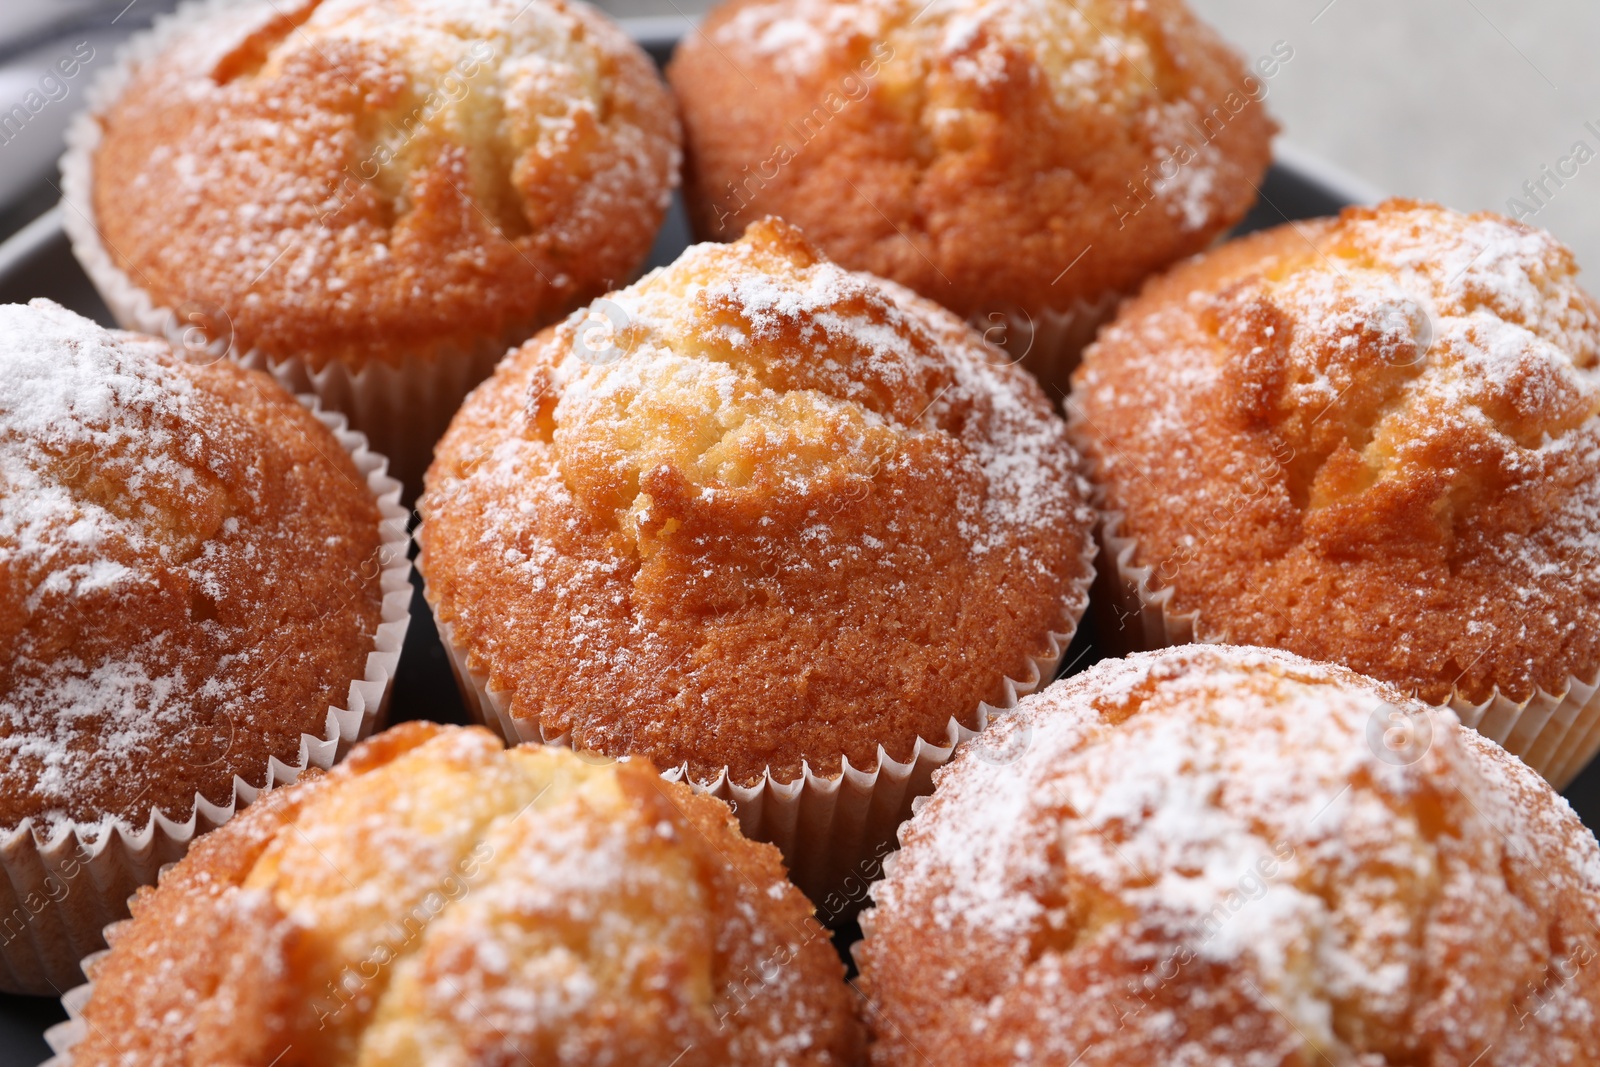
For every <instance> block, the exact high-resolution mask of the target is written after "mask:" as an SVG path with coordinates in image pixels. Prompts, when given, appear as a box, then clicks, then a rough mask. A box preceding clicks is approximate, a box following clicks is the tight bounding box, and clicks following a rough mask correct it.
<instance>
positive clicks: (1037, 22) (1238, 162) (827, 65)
mask: <svg viewBox="0 0 1600 1067" xmlns="http://www.w3.org/2000/svg"><path fill="white" fill-rule="evenodd" d="M1274 62H1276V61H1274ZM668 78H669V80H670V81H671V83H672V86H673V88H674V89H675V90H676V92H677V94H678V97H679V99H680V101H681V102H682V108H683V117H684V127H685V134H686V140H687V144H688V169H687V173H686V182H685V189H686V198H687V202H688V205H689V210H690V214H691V217H692V218H693V219H694V221H695V223H696V229H697V232H699V233H701V234H703V235H705V236H708V237H715V238H719V239H723V240H727V239H730V238H732V237H734V236H735V235H737V234H738V233H739V232H741V231H742V230H743V228H744V226H745V225H746V224H748V223H749V222H751V221H752V220H753V219H754V218H756V217H759V216H760V215H765V214H773V215H779V216H782V217H783V218H785V219H787V220H789V221H790V222H793V223H795V224H796V225H799V226H801V227H803V228H804V229H805V231H806V233H807V234H808V235H809V236H810V237H811V239H812V240H814V241H815V242H816V243H817V245H818V246H819V247H820V248H822V250H823V251H824V252H826V253H827V254H828V255H829V256H830V257H831V258H833V259H835V260H837V261H838V262H839V263H840V264H842V265H844V266H846V267H850V268H852V269H857V270H866V271H871V272H873V273H875V274H879V275H882V276H884V277H887V278H891V279H893V280H895V281H897V282H900V283H902V284H905V285H907V286H910V287H911V288H912V289H915V290H916V291H917V292H919V293H921V294H923V295H924V296H927V297H930V298H932V299H934V300H936V301H938V302H939V303H941V304H943V305H944V306H946V307H948V308H950V309H951V310H953V311H955V312H957V313H958V314H960V315H962V316H964V317H968V318H971V317H974V316H981V315H985V314H987V313H990V312H998V311H1001V310H1005V309H1010V308H1013V307H1016V306H1018V305H1020V306H1021V307H1023V308H1025V309H1029V310H1030V311H1034V312H1041V311H1045V310H1056V311H1071V310H1073V309H1074V307H1075V305H1078V304H1082V303H1098V302H1101V301H1103V300H1104V299H1105V298H1106V297H1107V296H1108V295H1111V296H1114V295H1116V294H1119V293H1122V292H1126V291H1129V290H1131V289H1132V288H1133V287H1134V286H1135V285H1137V283H1138V282H1139V281H1140V280H1141V279H1143V278H1144V277H1145V276H1146V275H1147V274H1149V273H1150V272H1151V271H1153V270H1156V269H1159V268H1161V267H1163V266H1165V265H1166V264H1168V263H1171V262H1172V261H1174V260H1176V259H1178V258H1179V257H1181V256H1184V255H1187V254H1189V253H1192V252H1196V251H1199V250H1200V249H1202V248H1204V247H1205V246H1206V245H1207V244H1208V243H1210V241H1211V240H1212V238H1214V237H1215V236H1216V235H1217V234H1219V233H1221V232H1223V231H1224V230H1226V229H1227V228H1228V227H1229V226H1231V225H1233V223H1235V222H1237V221H1238V220H1239V219H1240V218H1242V217H1243V216H1244V213H1245V212H1246V210H1248V208H1249V206H1250V204H1251V203H1253V202H1254V199H1255V191H1254V188H1253V187H1252V183H1255V182H1259V181H1260V178H1261V175H1262V174H1263V173H1264V172H1265V170H1266V168H1267V165H1268V163H1269V162H1270V150H1269V141H1270V138H1271V135H1272V132H1273V129H1274V126H1273V124H1272V121H1271V120H1270V119H1269V118H1268V117H1267V115H1266V112H1265V110H1264V108H1263V106H1262V104H1261V102H1260V98H1263V97H1264V96H1265V95H1266V89H1265V83H1264V82H1262V81H1261V80H1260V79H1259V78H1256V77H1255V76H1254V75H1253V74H1252V73H1250V72H1249V71H1248V70H1247V68H1246V67H1245V66H1244V64H1243V62H1242V61H1241V60H1240V59H1239V57H1238V56H1236V55H1235V54H1234V53H1233V52H1232V51H1231V50H1230V49H1229V48H1227V47H1226V46H1225V45H1224V44H1223V43H1222V42H1221V41H1220V40H1219V39H1218V38H1217V36H1216V35H1215V34H1214V33H1213V32H1212V31H1211V30H1210V29H1209V28H1207V27H1206V26H1205V25H1203V24H1202V23H1200V22H1199V21H1198V20H1197V19H1196V18H1195V17H1194V15H1193V14H1192V13H1191V12H1190V11H1189V9H1188V7H1187V6H1186V5H1185V4H1183V3H1181V2H1177V0H1146V2H1137V3H1133V2H1128V0H1094V2H1089V3H1072V2H1068V0H934V2H932V3H925V2H924V0H733V2H730V3H724V4H722V5H720V6H718V7H717V8H715V9H714V10H713V11H712V12H711V14H710V15H709V16H708V17H707V19H706V23H705V26H704V28H703V31H702V32H701V33H699V34H696V35H692V36H689V37H686V38H685V39H684V42H683V44H682V45H681V46H680V47H679V49H678V52H677V54H676V55H675V57H674V58H673V61H672V63H671V65H670V67H669V68H668ZM1080 256H1081V259H1080V258H1079V257H1080ZM1069 266H1070V269H1069ZM1063 384H1064V383H1063Z"/></svg>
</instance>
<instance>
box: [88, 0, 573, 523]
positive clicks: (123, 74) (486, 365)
mask: <svg viewBox="0 0 1600 1067" xmlns="http://www.w3.org/2000/svg"><path fill="white" fill-rule="evenodd" d="M239 7H240V5H239V4H238V2H237V0H192V2H190V3H186V4H182V5H180V6H179V7H178V9H177V11H176V12H174V13H173V14H171V15H168V16H164V17H161V18H158V19H157V20H156V22H155V25H154V26H153V27H152V28H151V29H149V30H147V31H145V32H144V33H142V34H138V35H135V36H134V37H132V38H131V39H129V41H128V42H127V43H126V44H125V45H123V47H122V49H121V50H120V51H119V52H118V53H117V56H116V60H115V62H114V63H113V64H112V65H111V66H110V67H109V68H108V69H107V70H105V71H104V72H103V73H102V75H101V77H100V78H99V79H97V80H96V81H95V82H94V83H93V84H92V85H91V86H90V88H89V90H88V93H87V97H86V101H87V102H86V106H85V108H84V110H82V111H81V112H79V113H78V115H77V116H76V117H75V118H74V119H73V121H72V123H71V125H70V126H69V127H68V129H67V135H66V146H67V147H66V153H65V154H64V155H63V156H62V157H61V194H62V204H63V208H64V210H63V211H62V213H61V223H62V228H63V229H64V230H65V231H66V234H67V237H68V238H69V240H70V241H71V244H72V251H73V255H74V256H76V257H77V260H78V262H79V264H81V265H82V267H83V270H84V273H85V274H87V275H88V277H89V280H90V282H92V283H93V285H94V287H95V289H96V291H98V292H99V294H100V298H101V299H102V300H103V301H105V304H106V307H107V308H109V309H110V311H111V314H112V315H113V316H114V317H115V318H116V320H117V323H118V325H120V326H122V327H123V328H124V329H127V330H136V331H138V332H140V333H147V334H152V335H154V336H157V337H165V338H167V339H168V340H169V341H171V342H172V343H173V344H174V345H175V346H177V347H179V348H182V349H184V350H186V351H187V352H189V354H190V357H191V358H192V359H193V358H203V357H204V356H210V357H212V358H215V359H222V358H228V359H232V360H234V361H236V362H239V363H243V364H244V365H245V366H248V367H251V368H254V369H256V370H264V371H267V372H268V373H270V374H271V375H273V376H274V377H275V378H277V379H278V380H279V381H280V382H282V383H283V384H284V386H285V387H286V388H288V389H289V391H290V392H293V393H296V394H298V393H305V392H309V393H313V394H315V395H316V396H317V398H318V399H319V400H321V401H322V404H323V406H324V407H326V408H329V409H331V410H334V411H340V412H343V413H344V414H345V415H347V416H349V419H350V424H351V426H352V427H353V428H354V429H357V430H359V431H361V432H362V433H364V434H366V435H367V440H368V441H369V443H370V444H371V447H372V449H373V450H374V451H376V452H379V453H381V454H383V455H384V456H386V457H388V459H389V470H390V473H391V474H392V475H393V476H394V477H396V478H398V479H400V480H401V481H402V482H403V483H404V484H405V486H406V487H407V488H408V490H409V493H408V496H407V499H408V500H409V499H410V496H411V495H414V494H415V493H416V492H417V491H419V490H420V488H421V485H422V472H423V471H424V470H426V469H427V466H428V463H429V461H430V460H431V458H432V456H433V445H434V442H436V441H437V440H438V439H439V438H440V437H441V436H443V434H444V431H445V429H446V428H448V426H449V425H450V419H451V417H452V416H453V415H454V414H455V412H456V409H457V408H458V407H460V406H461V401H462V400H463V399H465V397H466V395H467V393H469V392H471V390H472V387H473V386H475V385H477V384H478V383H479V382H480V381H482V380H483V379H484V378H487V377H488V376H489V373H490V372H491V371H492V370H494V366H495V364H496V363H498V362H499V360H500V358H501V357H502V356H504V355H505V354H506V351H507V349H508V348H510V347H511V346H512V345H514V344H518V343H521V342H522V341H523V340H525V339H527V338H528V337H531V336H532V335H533V334H534V333H535V332H537V330H538V328H539V327H541V326H543V325H545V323H544V322H543V321H530V322H526V323H521V324H519V325H518V326H516V327H514V328H512V329H510V330H508V331H507V332H506V333H505V334H504V335H502V336H500V337H495V338H488V339H485V340H484V341H482V342H481V343H479V344H476V345H474V346H472V347H470V348H462V347H460V346H457V345H441V344H430V345H426V346H419V347H417V348H414V349H410V350H396V351H395V352H394V353H393V359H392V360H369V361H368V362H367V363H366V364H365V365H363V366H362V367H360V368H359V369H352V368H351V367H350V366H348V365H346V364H345V363H343V362H341V361H340V360H338V359H332V360H329V361H328V362H327V363H326V364H325V365H324V366H323V367H321V368H320V369H317V370H312V369H311V368H312V364H311V363H310V362H309V361H308V360H307V359H306V358H305V357H304V356H302V355H291V356H286V357H281V358H280V357H269V356H267V355H265V354H264V353H262V352H260V351H259V350H256V349H253V348H252V349H249V350H246V351H241V350H240V349H239V348H238V346H236V345H235V344H234V341H233V338H232V336H231V329H230V328H229V326H228V323H227V316H226V313H225V311H223V310H221V309H216V308H206V309H202V308H189V307H184V308H170V307H163V306H161V305H159V304H157V303H156V302H155V300H154V299H153V298H152V296H151V295H150V293H148V292H147V291H146V290H144V289H143V288H141V287H140V286H139V285H137V284H136V283H135V282H134V281H133V279H131V278H130V277H129V276H128V274H127V273H126V272H124V271H123V270H122V268H120V267H118V266H117V264H116V262H115V260H114V259H113V258H112V256H111V254H110V252H109V251H108V250H107V248H106V247H105V242H104V240H103V239H102V237H101V234H100V230H99V226H98V223H97V222H96V219H95V210H94V195H93V192H94V155H95V151H96V150H97V149H98V148H99V146H100V138H101V130H100V123H99V119H98V116H99V114H100V113H101V112H102V111H103V110H104V109H105V108H107V107H108V106H110V105H111V103H112V102H114V101H115V100H116V98H117V97H118V96H119V95H120V94H121V92H122V90H123V88H124V86H126V84H127V82H128V79H129V77H130V76H131V74H132V72H133V70H134V68H135V67H137V66H138V65H139V64H141V63H143V62H145V61H147V60H151V59H154V58H155V57H157V56H159V55H160V54H161V53H162V52H163V51H164V50H165V49H166V47H167V46H168V44H169V43H170V42H171V41H172V39H173V38H174V37H175V36H176V35H177V34H178V33H179V32H180V31H181V30H183V28H184V27H185V26H187V25H189V24H190V23H191V22H192V20H194V19H196V18H205V17H207V16H208V15H210V14H212V13H214V12H218V11H221V10H223V9H227V8H234V9H239ZM261 10H262V12H263V13H265V14H267V15H272V14H273V9H272V7H271V6H270V5H266V6H263V7H262V8H261ZM186 316H187V317H186ZM218 320H220V321H221V325H220V327H219V325H218ZM213 335H215V336H213Z"/></svg>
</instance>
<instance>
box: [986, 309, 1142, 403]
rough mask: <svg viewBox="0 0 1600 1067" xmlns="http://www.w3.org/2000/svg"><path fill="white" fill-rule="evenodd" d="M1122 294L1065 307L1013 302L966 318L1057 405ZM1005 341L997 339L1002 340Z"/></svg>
mask: <svg viewBox="0 0 1600 1067" xmlns="http://www.w3.org/2000/svg"><path fill="white" fill-rule="evenodd" d="M1122 299H1123V294H1121V293H1109V294H1107V295H1105V296H1103V297H1101V298H1100V299H1099V300H1096V301H1093V302H1089V301H1078V302H1077V303H1075V304H1074V305H1073V306H1072V307H1070V308H1068V309H1067V310H1065V311H1057V310H1053V309H1049V308H1046V309H1043V310H1039V311H1034V310H1030V309H1027V308H1021V307H1013V308H1006V309H1004V310H1001V311H990V312H987V313H979V314H976V315H974V316H972V317H971V318H970V319H968V320H967V322H968V324H969V325H971V326H972V328H973V329H975V330H977V331H978V332H979V333H981V334H983V335H984V337H985V338H986V339H988V340H989V341H990V342H991V343H994V344H997V345H1000V350H1001V351H1002V352H1004V353H1005V354H1006V356H1007V358H1008V359H1009V360H1010V361H1011V362H1020V363H1021V364H1022V367H1023V369H1024V370H1026V371H1028V372H1029V373H1030V374H1032V375H1033V376H1034V377H1035V378H1037V379H1038V380H1039V384H1040V385H1042V386H1044V391H1045V393H1046V394H1047V395H1048V396H1049V397H1050V400H1051V402H1052V403H1054V404H1056V405H1058V406H1060V405H1063V404H1064V403H1065V398H1066V396H1067V394H1068V393H1069V392H1071V389H1072V372H1073V371H1074V370H1076V369H1077V367H1078V361H1079V360H1080V359H1081V358H1082V356H1083V350H1084V349H1085V348H1087V347H1089V343H1090V342H1091V341H1093V340H1094V338H1095V334H1096V333H1097V332H1099V329H1100V327H1101V326H1103V325H1105V324H1106V323H1107V322H1109V321H1110V320H1111V318H1112V317H1113V316H1114V315H1116V313H1117V306H1118V305H1119V304H1121V303H1122ZM1002 341H1003V342H1004V343H1003V344H1001V342H1002Z"/></svg>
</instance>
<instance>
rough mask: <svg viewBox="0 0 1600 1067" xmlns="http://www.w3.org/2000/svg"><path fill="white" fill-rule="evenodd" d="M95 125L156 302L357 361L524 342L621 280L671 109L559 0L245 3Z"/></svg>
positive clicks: (248, 343) (665, 187)
mask: <svg viewBox="0 0 1600 1067" xmlns="http://www.w3.org/2000/svg"><path fill="white" fill-rule="evenodd" d="M191 22H192V26H188V27H186V28H185V29H184V31H183V32H181V33H178V34H177V35H176V36H175V37H174V39H173V40H172V41H171V42H170V43H169V45H168V47H167V48H166V49H165V51H164V52H162V53H161V54H160V55H158V56H155V57H153V58H151V59H149V60H148V61H146V62H144V63H142V64H141V65H139V66H138V67H137V68H136V69H135V70H134V71H133V73H132V76H131V78H130V80H129V82H128V84H127V86H126V87H125V88H124V89H123V91H122V92H121V94H120V95H119V96H118V97H117V98H116V99H115V100H114V101H113V102H112V103H111V104H110V106H109V107H107V108H106V109H105V110H104V111H103V112H102V113H101V115H100V116H99V122H100V126H101V128H102V140H101V142H100V146H99V148H98V150H97V151H96V153H95V158H94V175H95V178H94V188H93V191H92V192H93V203H94V210H95V215H96V222H97V224H98V226H99V230H100V233H101V234H102V235H103V239H104V241H105V244H106V246H107V248H108V250H109V251H110V252H111V254H112V257H113V259H114V260H115V262H116V263H117V265H118V266H119V267H121V268H122V269H123V270H124V271H126V272H127V274H128V276H129V278H130V280H131V281H132V282H133V284H134V285H136V286H139V287H140V288H142V289H144V290H146V291H147V292H148V293H149V294H150V295H151V298H152V300H153V301H154V302H155V305H156V306H157V307H162V306H165V307H174V308H179V309H180V311H182V312H183V313H184V315H185V316H186V318H185V321H186V322H187V321H193V322H194V323H196V324H198V325H200V326H202V327H204V328H206V329H208V330H209V331H211V332H212V333H213V334H229V333H231V336H232V338H233V339H234V341H235V343H236V344H237V346H238V348H239V350H240V351H246V350H248V349H250V348H252V347H254V348H259V349H261V350H262V351H263V352H264V353H266V354H267V355H270V356H273V357H280V358H281V357H288V356H296V355H298V356H303V357H305V359H306V360H307V362H308V363H309V364H310V366H311V368H312V369H313V370H315V369H317V368H320V367H321V366H323V365H324V364H326V363H327V362H328V361H330V360H341V361H343V362H345V363H348V364H350V365H351V366H352V367H354V368H359V367H360V366H361V365H363V364H365V363H366V362H368V361H369V360H380V361H388V362H391V363H392V362H396V361H397V355H396V354H397V353H399V352H402V351H403V352H410V353H417V354H420V355H421V356H423V357H425V358H426V357H430V356H436V355H448V354H449V353H451V352H453V351H467V352H475V351H478V350H479V349H481V348H483V347H484V346H485V345H493V344H496V343H499V344H501V345H509V344H515V343H517V342H518V341H521V340H522V339H524V338H526V337H527V336H528V335H529V334H531V333H532V332H533V331H534V330H535V329H537V328H538V327H539V326H542V325H544V324H545V323H548V322H550V321H552V320H553V319H554V318H556V317H558V316H559V315H561V314H563V313H565V312H566V311H567V310H569V309H570V308H571V307H573V306H575V305H576V304H579V303H582V302H584V301H586V300H588V299H591V298H592V297H594V296H596V295H598V294H599V293H601V292H604V291H605V290H606V289H609V288H611V287H612V286H613V285H615V284H618V283H620V282H622V281H624V280H625V279H626V278H627V277H628V276H629V275H630V274H631V273H632V272H633V271H634V270H636V269H637V268H638V266H639V264H640V263H642V262H643V260H644V257H645V256H646V254H648V252H649V250H650V245H651V243H652V241H653V240H654V239H655V233H656V230H657V229H658V228H659V226H660V224H661V219H662V217H663V215H664V213H665V211H666V207H667V202H668V199H669V196H670V192H671V189H672V186H673V185H675V184H676V181H677V168H678V159H679V150H678V140H679V130H678V123H677V117H676V114H675V107H674V104H673V102H672V100H671V98H670V96H669V94H668V92H667V89H666V86H665V85H663V84H662V82H661V78H660V76H659V75H658V74H657V72H656V70H655V67H654V65H653V64H652V63H651V61H650V59H649V57H648V56H646V55H645V54H644V53H643V52H642V51H640V49H639V48H638V47H637V46H636V45H634V44H633V43H632V42H631V41H630V40H628V38H627V36H626V35H625V34H624V33H623V31H622V30H621V29H620V28H619V27H618V26H616V25H615V24H614V23H612V22H611V21H610V20H609V19H608V18H606V17H605V16H603V15H601V14H599V13H598V12H597V11H595V10H594V9H593V8H591V7H589V6H588V5H586V4H582V3H567V2H565V0H535V2H534V3H531V4H528V3H523V2H521V0H488V2H480V3H474V4H471V5H448V4H438V3H433V2H427V0H396V2H392V3H377V2H375V0H321V2H317V0H300V2H299V3H294V4H285V3H275V2H272V0H251V2H248V3H245V4H242V5H233V6H231V7H227V8H213V9H211V10H210V11H209V13H207V14H206V15H204V16H203V17H196V16H193V15H192V16H191Z"/></svg>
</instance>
